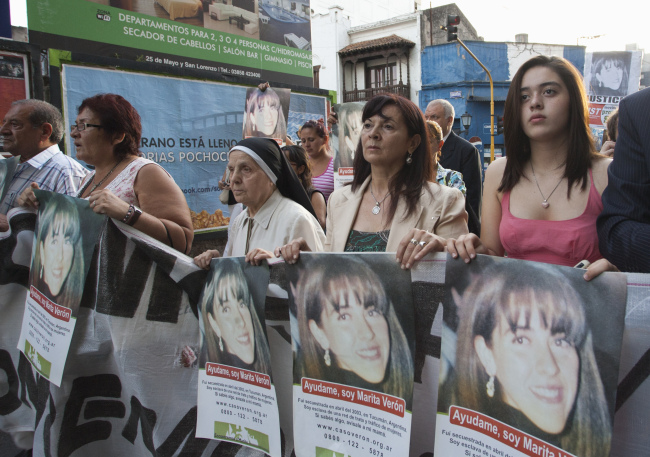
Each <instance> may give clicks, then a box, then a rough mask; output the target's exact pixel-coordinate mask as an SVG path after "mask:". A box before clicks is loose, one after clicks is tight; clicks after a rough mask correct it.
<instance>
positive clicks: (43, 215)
mask: <svg viewBox="0 0 650 457" xmlns="http://www.w3.org/2000/svg"><path fill="white" fill-rule="evenodd" d="M34 193H35V194H36V197H37V198H38V201H39V203H40V205H39V217H38V222H37V224H36V233H35V234H36V239H35V242H34V246H33V250H32V266H31V268H30V288H29V293H28V295H27V301H26V303H25V314H24V317H23V325H22V330H21V333H20V338H19V340H18V349H20V350H21V351H22V352H23V353H24V354H25V356H26V357H27V358H28V359H29V360H30V362H31V363H32V365H33V366H34V367H35V368H36V370H38V372H39V373H40V374H41V375H42V376H44V377H45V378H47V379H49V380H50V382H52V383H54V384H55V385H57V386H59V385H60V383H61V377H62V376H63V367H64V366H65V360H66V358H67V356H68V349H69V347H70V341H71V340H72V333H73V331H74V326H75V322H76V317H77V312H78V310H79V303H80V302H81V296H82V294H83V287H84V283H85V282H86V274H87V272H88V267H89V264H90V259H91V257H92V254H93V249H94V247H95V243H96V242H97V237H98V236H99V232H100V229H101V225H102V224H103V223H104V221H105V220H106V216H101V215H99V214H95V213H94V212H93V210H92V209H90V206H89V204H88V202H87V201H85V200H80V199H76V198H72V197H68V196H66V195H62V194H57V193H53V192H45V191H41V190H36V191H35V192H34ZM82 225H83V227H84V231H83V234H82V232H81V227H82Z"/></svg>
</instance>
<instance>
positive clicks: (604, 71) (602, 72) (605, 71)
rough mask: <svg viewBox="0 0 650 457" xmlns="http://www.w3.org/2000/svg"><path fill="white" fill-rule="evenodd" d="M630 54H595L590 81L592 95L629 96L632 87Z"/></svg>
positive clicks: (592, 59)
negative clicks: (629, 89)
mask: <svg viewBox="0 0 650 457" xmlns="http://www.w3.org/2000/svg"><path fill="white" fill-rule="evenodd" d="M631 60H632V54H631V53H629V52H594V53H593V55H592V58H591V67H590V74H589V75H587V76H588V77H587V78H585V79H586V80H587V81H589V84H590V88H591V91H590V93H591V94H592V95H613V96H619V97H624V96H625V95H628V88H629V86H630V81H629V79H630V66H631Z"/></svg>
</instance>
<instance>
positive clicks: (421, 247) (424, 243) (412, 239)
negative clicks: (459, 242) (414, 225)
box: [396, 229, 446, 269]
mask: <svg viewBox="0 0 650 457" xmlns="http://www.w3.org/2000/svg"><path fill="white" fill-rule="evenodd" d="M445 245H446V241H445V239H444V238H441V237H439V236H438V235H434V234H433V233H429V232H427V231H426V230H419V229H412V230H411V231H410V232H408V233H407V234H406V236H405V237H404V238H403V239H402V241H400V243H399V245H398V246H397V256H396V260H397V262H398V263H400V264H401V266H402V269H408V268H411V267H412V266H413V265H414V264H415V262H417V261H418V260H420V259H421V258H422V257H424V256H425V255H427V254H428V253H430V252H442V251H443V250H444V248H445Z"/></svg>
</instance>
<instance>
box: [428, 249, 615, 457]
mask: <svg viewBox="0 0 650 457" xmlns="http://www.w3.org/2000/svg"><path fill="white" fill-rule="evenodd" d="M583 274H584V270H580V269H576V268H569V267H560V266H555V265H549V264H542V263H536V262H528V261H523V260H509V259H501V258H492V257H487V256H479V258H478V259H476V260H473V261H472V262H471V263H470V264H469V265H467V264H464V263H463V262H459V261H454V260H452V259H450V258H449V257H448V260H447V271H446V285H447V297H446V300H447V306H446V307H445V311H447V312H446V313H445V317H444V326H445V327H446V330H450V332H449V333H450V334H451V335H453V336H451V337H448V338H444V337H443V344H442V356H441V362H440V363H441V368H440V373H441V374H440V380H439V381H440V384H439V397H438V412H439V413H447V412H448V411H449V407H450V406H451V405H456V406H460V407H463V408H468V409H470V410H472V411H477V412H480V413H483V414H485V415H487V416H490V417H492V418H494V419H496V420H498V421H500V422H503V423H505V424H507V425H510V426H511V427H514V428H516V429H518V430H520V431H522V432H524V433H526V434H528V435H531V436H534V437H536V438H538V439H540V440H542V441H544V442H546V443H549V444H551V445H553V446H556V447H558V448H561V449H563V450H565V451H567V452H570V453H571V454H573V455H576V456H590V457H606V456H608V455H609V449H610V443H611V437H612V425H613V417H614V399H615V393H616V386H617V376H618V358H619V354H620V352H619V351H620V347H621V341H622V334H623V324H624V312H625V297H626V281H625V277H624V276H623V275H621V274H611V275H609V274H605V275H601V276H600V277H599V278H597V279H596V280H595V281H592V282H589V283H588V282H586V281H585V280H584V279H583V277H582V275H583ZM443 334H445V330H443Z"/></svg>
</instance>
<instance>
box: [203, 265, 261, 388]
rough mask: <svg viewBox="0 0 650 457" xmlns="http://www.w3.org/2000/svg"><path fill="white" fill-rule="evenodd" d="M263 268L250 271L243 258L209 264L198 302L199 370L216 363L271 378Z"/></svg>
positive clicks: (254, 268) (249, 266) (250, 267)
mask: <svg viewBox="0 0 650 457" xmlns="http://www.w3.org/2000/svg"><path fill="white" fill-rule="evenodd" d="M268 283H269V270H268V267H267V266H259V267H254V266H251V265H250V264H247V263H246V262H245V261H244V258H243V257H237V258H218V259H214V260H213V261H212V265H211V269H210V273H209V276H208V281H207V283H206V285H205V288H204V289H203V295H202V296H201V300H200V305H201V308H200V311H201V325H200V326H201V332H202V340H203V344H202V350H201V360H200V362H199V366H200V367H205V363H206V362H213V363H220V364H223V365H228V366H231V367H237V368H242V369H246V370H251V371H256V372H258V373H265V374H268V375H271V359H270V355H269V343H268V340H267V338H266V328H265V325H264V322H265V320H264V302H265V298H266V289H267V287H268Z"/></svg>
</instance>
